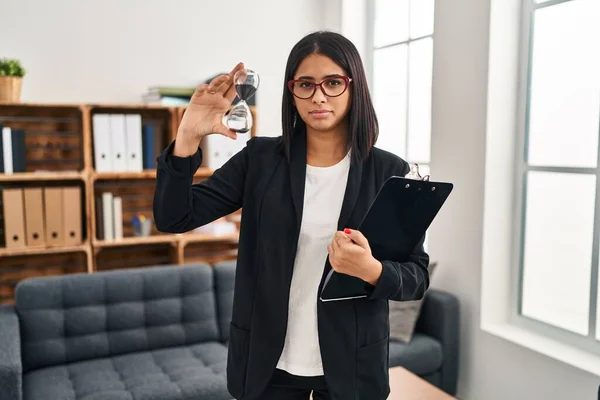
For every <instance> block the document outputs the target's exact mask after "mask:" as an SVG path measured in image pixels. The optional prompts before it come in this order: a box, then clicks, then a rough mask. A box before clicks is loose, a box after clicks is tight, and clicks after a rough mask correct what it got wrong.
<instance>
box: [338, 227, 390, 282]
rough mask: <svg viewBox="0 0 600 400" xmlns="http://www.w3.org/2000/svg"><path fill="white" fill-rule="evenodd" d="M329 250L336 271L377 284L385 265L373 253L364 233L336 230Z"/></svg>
mask: <svg viewBox="0 0 600 400" xmlns="http://www.w3.org/2000/svg"><path fill="white" fill-rule="evenodd" d="M327 250H328V251H329V263H330V264H331V267H332V268H333V269H334V271H336V272H339V273H342V274H346V275H351V276H355V277H357V278H360V279H362V280H363V281H365V282H368V283H370V284H371V285H375V284H377V281H378V280H379V276H380V275H381V271H382V269H383V267H382V265H381V262H379V261H378V260H376V259H375V258H374V257H373V255H372V254H371V248H370V247H369V241H368V240H367V238H366V237H364V235H363V234H362V233H360V232H359V231H357V230H350V229H344V232H336V233H335V235H334V236H333V239H332V241H331V243H330V244H329V245H328V246H327Z"/></svg>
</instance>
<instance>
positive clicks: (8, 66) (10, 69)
mask: <svg viewBox="0 0 600 400" xmlns="http://www.w3.org/2000/svg"><path fill="white" fill-rule="evenodd" d="M0 76H17V77H23V76H25V69H24V68H23V66H22V65H21V62H20V61H19V60H17V59H10V58H2V59H0Z"/></svg>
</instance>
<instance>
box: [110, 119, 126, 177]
mask: <svg viewBox="0 0 600 400" xmlns="http://www.w3.org/2000/svg"><path fill="white" fill-rule="evenodd" d="M109 125H110V145H111V151H112V153H111V157H112V170H113V172H125V171H127V170H128V166H129V162H128V160H127V138H126V136H125V115H124V114H110V117H109Z"/></svg>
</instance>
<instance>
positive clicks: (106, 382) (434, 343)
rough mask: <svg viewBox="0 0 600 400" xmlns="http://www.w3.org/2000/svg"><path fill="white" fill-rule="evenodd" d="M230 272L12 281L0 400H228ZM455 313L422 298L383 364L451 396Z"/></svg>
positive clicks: (201, 267) (1, 349)
mask: <svg viewBox="0 0 600 400" xmlns="http://www.w3.org/2000/svg"><path fill="white" fill-rule="evenodd" d="M234 274H235V264H234V263H232V262H224V263H220V264H217V265H215V266H214V267H212V266H209V265H207V264H194V265H186V266H156V267H148V268H141V269H130V270H114V271H107V272H101V273H95V274H90V275H88V274H76V275H63V276H59V277H45V278H34V279H28V280H24V281H21V282H20V283H19V284H18V286H17V289H16V293H15V299H16V301H15V304H14V305H8V306H6V305H5V306H2V307H0V399H1V400H17V399H18V400H20V399H26V400H42V399H43V400H74V399H78V400H109V399H110V400H121V399H123V400H125V399H127V400H130V399H136V400H146V399H147V400H159V399H160V400H171V399H173V400H174V399H178V400H180V399H186V400H187V399H203V400H220V399H223V400H226V399H227V400H228V399H231V396H230V395H229V393H228V392H227V384H226V376H225V370H226V360H227V341H228V326H229V320H230V318H231V307H232V303H233V285H234ZM457 338H458V305H457V301H456V299H455V298H454V297H453V296H451V295H449V294H446V293H442V292H438V291H435V290H430V291H429V292H428V295H427V299H426V300H425V303H424V307H423V311H422V315H421V317H420V320H419V324H418V326H417V334H416V336H415V338H414V339H413V341H412V342H411V343H410V344H408V345H404V344H401V343H394V342H392V343H391V345H390V361H391V364H392V365H403V366H405V367H407V368H408V369H410V370H412V371H413V372H415V373H417V374H419V375H421V376H423V377H425V378H426V379H428V380H429V381H431V382H433V383H434V384H436V385H437V386H439V387H441V388H443V389H444V390H446V391H447V392H449V393H454V392H455V391H456V380H457V376H456V371H457V367H458V342H457Z"/></svg>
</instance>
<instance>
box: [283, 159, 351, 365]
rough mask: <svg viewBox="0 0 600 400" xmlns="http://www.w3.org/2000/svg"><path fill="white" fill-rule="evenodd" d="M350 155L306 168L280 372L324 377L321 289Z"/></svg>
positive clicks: (344, 188)
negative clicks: (319, 309)
mask: <svg viewBox="0 0 600 400" xmlns="http://www.w3.org/2000/svg"><path fill="white" fill-rule="evenodd" d="M349 168H350V154H348V155H346V157H345V158H344V159H343V160H341V161H340V162H339V163H337V164H335V165H332V166H330V167H313V166H311V165H307V166H306V183H305V189H304V208H303V212H302V224H301V226H300V237H299V239H298V250H297V252H296V259H295V263H294V273H293V275H292V283H291V288H290V298H289V304H288V325H287V332H286V337H285V345H284V347H283V352H282V354H281V357H280V359H279V362H278V364H277V368H279V369H283V370H286V371H287V372H289V373H290V374H293V375H301V376H316V375H323V364H322V362H321V352H320V346H319V336H318V331H317V300H318V293H317V291H318V288H319V283H320V281H321V276H322V275H323V268H324V267H325V261H326V259H327V254H328V252H327V245H328V244H329V243H330V242H331V240H332V238H333V235H334V234H335V232H336V231H337V224H338V220H339V216H340V211H341V208H342V201H343V199H344V193H345V192H346V184H347V182H348V171H349Z"/></svg>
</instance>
